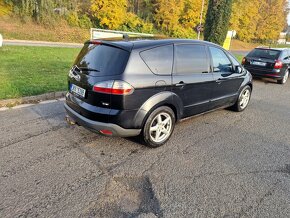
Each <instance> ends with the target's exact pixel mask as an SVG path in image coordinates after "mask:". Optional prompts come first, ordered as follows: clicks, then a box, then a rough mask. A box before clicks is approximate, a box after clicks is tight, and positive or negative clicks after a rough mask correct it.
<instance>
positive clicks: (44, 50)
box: [0, 46, 243, 99]
mask: <svg viewBox="0 0 290 218" xmlns="http://www.w3.org/2000/svg"><path fill="white" fill-rule="evenodd" d="M79 50H80V49H78V48H50V47H30V46H4V47H2V48H0V63H1V64H0V99H9V98H19V97H24V96H31V95H38V94H43V93H47V92H54V91H64V90H66V89H67V74H68V71H69V69H70V67H71V66H72V63H73V61H74V59H75V57H76V56H77V54H78V52H79ZM236 57H237V58H238V60H239V61H241V60H242V58H243V56H242V55H236Z"/></svg>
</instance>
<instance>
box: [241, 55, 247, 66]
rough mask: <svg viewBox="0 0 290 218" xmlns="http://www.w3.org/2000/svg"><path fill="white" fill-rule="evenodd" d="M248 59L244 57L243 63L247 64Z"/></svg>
mask: <svg viewBox="0 0 290 218" xmlns="http://www.w3.org/2000/svg"><path fill="white" fill-rule="evenodd" d="M246 61H247V59H246V58H245V57H244V58H243V60H242V65H245V64H246Z"/></svg>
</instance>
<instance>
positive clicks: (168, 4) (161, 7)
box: [154, 0, 184, 33]
mask: <svg viewBox="0 0 290 218" xmlns="http://www.w3.org/2000/svg"><path fill="white" fill-rule="evenodd" d="M183 8H184V0H157V1H156V4H155V13H154V21H155V23H156V25H157V27H159V28H160V29H161V30H163V31H165V32H167V33H172V32H173V31H174V30H175V29H176V28H178V27H179V19H180V17H181V14H182V11H183Z"/></svg>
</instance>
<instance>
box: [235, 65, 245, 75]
mask: <svg viewBox="0 0 290 218" xmlns="http://www.w3.org/2000/svg"><path fill="white" fill-rule="evenodd" d="M242 72H243V68H242V67H241V66H235V73H238V74H241V73H242Z"/></svg>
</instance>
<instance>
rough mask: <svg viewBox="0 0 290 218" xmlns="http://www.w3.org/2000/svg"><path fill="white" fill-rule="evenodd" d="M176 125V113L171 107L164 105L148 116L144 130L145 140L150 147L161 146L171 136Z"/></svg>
mask: <svg viewBox="0 0 290 218" xmlns="http://www.w3.org/2000/svg"><path fill="white" fill-rule="evenodd" d="M174 125H175V114H174V112H173V111H172V109H171V108H169V107H166V106H162V107H159V108H157V109H155V110H154V111H153V112H152V113H151V114H150V115H149V117H148V119H147V121H146V123H145V125H144V128H143V132H142V136H143V140H144V142H145V144H146V145H147V146H149V147H153V148H156V147H159V146H161V145H163V144H164V143H166V142H167V141H168V139H169V138H170V136H171V134H172V132H173V129H174Z"/></svg>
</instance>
